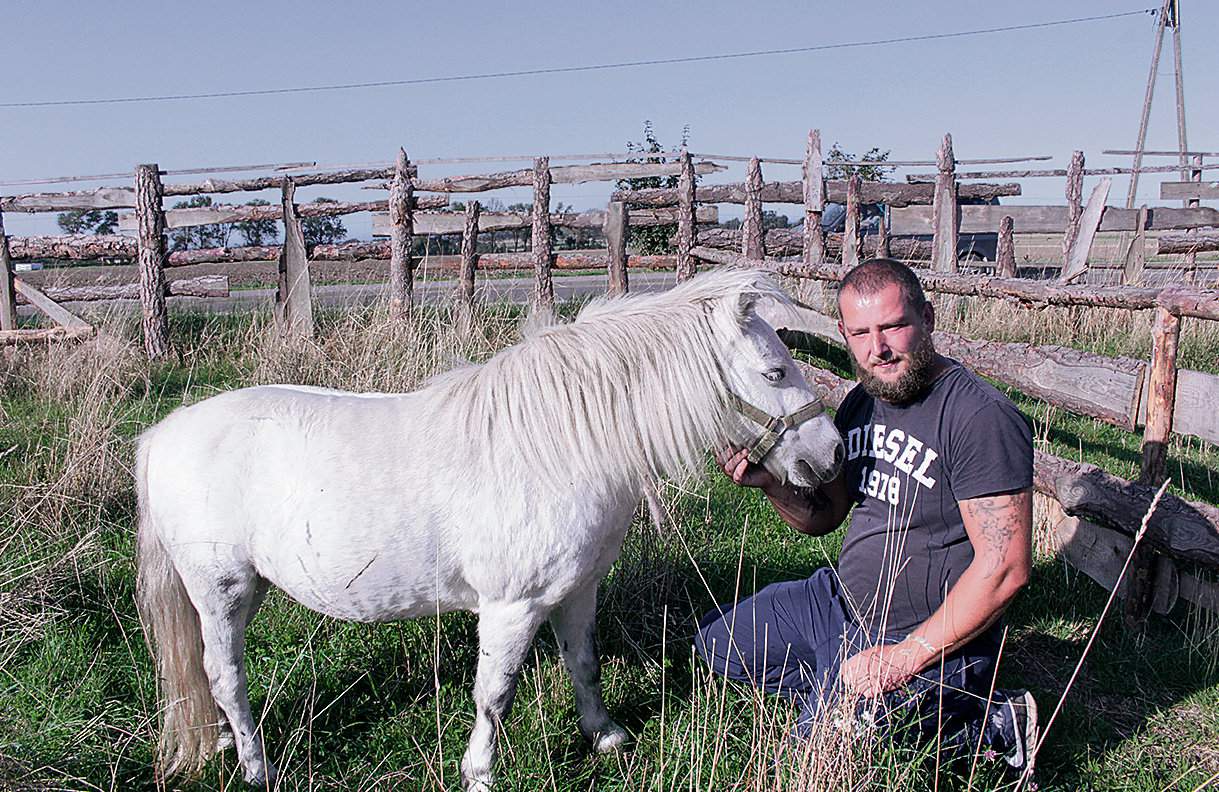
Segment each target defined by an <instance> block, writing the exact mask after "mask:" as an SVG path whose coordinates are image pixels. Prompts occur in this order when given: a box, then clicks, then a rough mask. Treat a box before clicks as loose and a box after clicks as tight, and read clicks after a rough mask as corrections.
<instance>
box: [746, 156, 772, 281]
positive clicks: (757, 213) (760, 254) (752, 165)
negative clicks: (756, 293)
mask: <svg viewBox="0 0 1219 792" xmlns="http://www.w3.org/2000/svg"><path fill="white" fill-rule="evenodd" d="M764 233H765V232H764V231H763V230H762V163H761V161H759V160H758V158H757V157H750V158H749V168H748V170H747V171H746V173H745V216H744V219H743V220H742V221H741V254H742V255H744V256H745V258H747V259H753V260H757V261H761V260H762V259H764V258H766V245H765V242H764V241H763V234H764Z"/></svg>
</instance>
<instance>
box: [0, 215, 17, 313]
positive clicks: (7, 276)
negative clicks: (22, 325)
mask: <svg viewBox="0 0 1219 792" xmlns="http://www.w3.org/2000/svg"><path fill="white" fill-rule="evenodd" d="M16 329H17V294H16V292H14V291H13V259H12V256H10V255H9V250H8V236H7V235H6V234H5V233H4V212H0V330H16Z"/></svg>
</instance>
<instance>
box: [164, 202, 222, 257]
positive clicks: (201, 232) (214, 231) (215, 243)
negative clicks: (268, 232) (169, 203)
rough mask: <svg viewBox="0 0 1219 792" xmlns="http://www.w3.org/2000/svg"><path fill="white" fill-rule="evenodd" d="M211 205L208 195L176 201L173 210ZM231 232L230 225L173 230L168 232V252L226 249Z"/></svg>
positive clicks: (218, 224)
mask: <svg viewBox="0 0 1219 792" xmlns="http://www.w3.org/2000/svg"><path fill="white" fill-rule="evenodd" d="M211 205H212V197H211V196H210V195H196V196H193V197H191V198H190V199H188V200H185V201H178V202H177V203H175V204H174V206H173V208H174V209H198V208H201V207H204V206H211ZM232 231H233V224H232V223H208V224H207V225H201V226H191V227H189V228H175V229H173V230H172V231H170V232H169V248H170V250H197V249H199V248H216V247H227V246H228V243H229V234H231V233H232Z"/></svg>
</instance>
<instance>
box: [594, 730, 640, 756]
mask: <svg viewBox="0 0 1219 792" xmlns="http://www.w3.org/2000/svg"><path fill="white" fill-rule="evenodd" d="M630 738H631V737H630V735H629V734H627V733H626V729H624V728H622V727H621V726H619V725H618V724H616V723H615V724H611V725H610V727H609V728H608V729H605V730H604V731H600V732H597V733H596V734H595V735H593V751H594V752H595V753H599V754H607V753H612V752H614V751H621V750H622V748H623V747H624V746H625V745H626V743H627V741H628V740H630Z"/></svg>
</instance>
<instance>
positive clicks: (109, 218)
mask: <svg viewBox="0 0 1219 792" xmlns="http://www.w3.org/2000/svg"><path fill="white" fill-rule="evenodd" d="M55 222H57V223H59V227H60V228H62V229H63V231H64V233H65V234H113V233H114V230H115V229H116V228H118V224H119V214H118V212H103V211H102V210H101V209H73V210H72V211H70V212H60V213H59V215H58V216H57V217H56V218H55Z"/></svg>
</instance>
